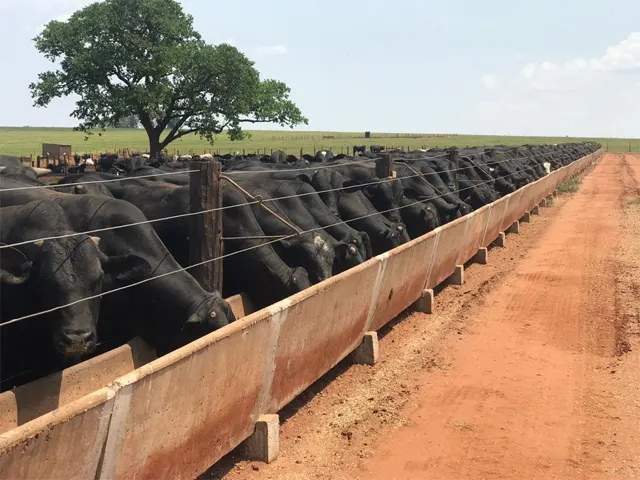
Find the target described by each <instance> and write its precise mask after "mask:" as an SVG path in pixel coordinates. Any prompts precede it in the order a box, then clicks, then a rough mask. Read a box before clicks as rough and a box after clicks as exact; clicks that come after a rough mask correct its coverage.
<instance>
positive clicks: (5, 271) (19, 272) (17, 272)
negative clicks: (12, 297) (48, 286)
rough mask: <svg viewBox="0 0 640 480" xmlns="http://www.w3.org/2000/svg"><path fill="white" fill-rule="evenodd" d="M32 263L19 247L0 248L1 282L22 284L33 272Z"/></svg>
mask: <svg viewBox="0 0 640 480" xmlns="http://www.w3.org/2000/svg"><path fill="white" fill-rule="evenodd" d="M31 267H32V263H31V262H30V261H29V260H27V257H25V256H24V254H23V253H22V252H21V251H20V250H18V249H17V248H3V249H2V250H0V283H4V284H7V285H22V284H23V283H24V282H26V281H27V279H28V278H29V275H30V274H31Z"/></svg>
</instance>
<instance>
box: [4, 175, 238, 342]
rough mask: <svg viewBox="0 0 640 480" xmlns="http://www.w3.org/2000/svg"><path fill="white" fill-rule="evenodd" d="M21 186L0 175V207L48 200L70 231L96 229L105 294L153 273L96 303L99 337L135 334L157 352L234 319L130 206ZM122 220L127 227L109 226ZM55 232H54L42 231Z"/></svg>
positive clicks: (107, 200)
mask: <svg viewBox="0 0 640 480" xmlns="http://www.w3.org/2000/svg"><path fill="white" fill-rule="evenodd" d="M28 185H32V182H31V181H29V180H25V181H24V182H22V181H20V180H15V179H7V178H3V176H2V175H0V202H2V205H3V207H5V206H10V205H23V204H25V203H28V202H31V201H34V200H36V201H42V200H45V201H48V202H54V203H55V204H57V205H58V206H59V207H61V208H62V210H63V211H64V212H65V217H66V220H67V222H68V224H69V229H71V230H72V231H75V232H85V231H90V230H97V229H101V230H104V231H100V232H96V233H95V236H96V237H99V238H100V242H99V248H100V251H101V252H102V254H103V255H105V256H106V257H107V258H108V262H109V263H110V268H109V269H108V270H105V276H104V279H103V288H104V291H105V292H108V291H109V290H114V289H117V288H120V287H125V286H128V285H131V284H133V283H135V282H139V281H143V280H150V279H151V278H152V277H158V278H154V279H153V280H150V281H146V282H145V283H143V284H141V285H137V286H135V287H134V288H128V289H124V290H121V291H118V292H116V293H112V294H109V296H108V297H107V300H105V301H102V303H101V306H100V321H99V324H98V332H99V337H100V332H102V336H103V338H109V339H111V338H113V339H116V341H122V340H123V339H125V340H124V341H127V340H129V339H130V338H132V337H133V336H136V335H140V336H142V337H143V338H144V339H145V340H146V341H147V342H148V343H149V344H150V345H152V346H153V347H155V348H156V350H157V352H158V353H159V354H163V353H166V352H167V351H170V350H172V349H174V348H176V347H178V346H180V345H183V344H185V343H188V342H189V341H191V340H193V339H195V338H198V337H200V336H202V335H203V334H204V333H208V332H212V331H214V330H216V329H218V328H220V327H222V326H224V325H227V324H228V323H229V322H231V321H234V320H235V318H234V316H233V312H232V311H231V309H230V307H229V305H228V304H227V303H226V302H225V301H224V300H222V299H221V297H220V294H219V293H207V292H205V291H204V290H203V289H202V288H201V287H200V286H199V285H198V284H197V282H196V281H195V280H194V278H193V277H192V276H191V275H189V274H188V273H187V272H185V271H180V265H179V264H178V263H177V262H176V261H175V260H174V258H173V257H172V256H171V254H170V253H169V251H168V250H167V248H166V247H165V245H164V244H163V243H162V241H161V240H160V238H159V237H158V236H157V234H156V233H155V232H154V230H153V228H152V227H151V225H149V224H147V223H146V221H147V219H146V217H145V216H144V214H143V213H142V212H141V211H140V210H139V209H138V208H136V207H135V206H134V205H133V204H131V203H129V202H126V201H123V200H117V199H114V198H108V197H103V196H95V195H70V194H65V193H58V192H54V191H51V190H47V189H42V188H39V189H21V190H16V188H21V187H24V186H28ZM123 224H135V225H133V226H130V227H126V228H117V229H114V228H113V227H116V226H120V225H123ZM56 233H58V234H59V232H49V235H55V234H56ZM174 272H175V273H174ZM163 274H167V275H166V276H162V275H163ZM3 320H5V318H4V316H3ZM7 320H8V319H7Z"/></svg>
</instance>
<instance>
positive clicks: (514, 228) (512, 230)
mask: <svg viewBox="0 0 640 480" xmlns="http://www.w3.org/2000/svg"><path fill="white" fill-rule="evenodd" d="M507 232H508V233H520V222H518V221H517V220H516V221H515V222H513V224H512V225H511V226H510V227H509V229H508V230H507Z"/></svg>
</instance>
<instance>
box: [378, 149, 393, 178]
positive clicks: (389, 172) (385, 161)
mask: <svg viewBox="0 0 640 480" xmlns="http://www.w3.org/2000/svg"><path fill="white" fill-rule="evenodd" d="M376 176H377V177H378V178H388V177H392V176H393V160H392V159H391V155H389V154H388V153H383V154H382V157H381V158H379V159H378V160H376Z"/></svg>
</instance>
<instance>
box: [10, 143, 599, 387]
mask: <svg viewBox="0 0 640 480" xmlns="http://www.w3.org/2000/svg"><path fill="white" fill-rule="evenodd" d="M598 148H599V145H597V144H595V143H579V144H578V143H570V144H558V145H543V146H523V147H517V148H508V147H492V149H491V150H490V151H487V150H485V149H484V148H465V149H460V150H458V153H459V159H458V161H457V165H456V164H454V163H453V162H452V161H451V160H450V155H449V153H448V152H447V151H445V150H439V149H432V150H428V151H422V150H421V151H415V152H408V153H404V152H403V153H395V154H393V155H392V158H393V160H394V167H393V169H394V172H395V173H394V175H393V176H392V177H388V178H382V179H381V178H378V177H377V176H376V170H375V158H376V154H375V153H372V152H365V153H364V154H363V155H358V156H355V157H351V156H344V155H338V156H334V155H333V154H332V153H331V152H318V154H317V155H316V156H315V157H311V156H303V157H302V158H296V157H292V156H286V155H285V154H284V153H283V152H274V154H273V155H269V156H263V157H254V156H245V157H240V156H230V155H227V156H224V157H217V158H216V159H217V160H219V161H221V162H222V164H223V175H222V182H221V185H222V188H223V192H222V196H223V203H224V205H223V206H224V209H223V237H224V253H225V256H224V260H223V261H224V282H223V292H215V293H208V292H206V291H205V290H203V289H202V288H201V287H200V285H199V284H198V283H197V282H196V281H195V279H194V278H193V277H192V276H191V275H190V274H189V272H188V270H185V269H184V267H188V266H189V264H188V262H189V258H188V252H189V238H188V235H189V217H188V216H183V215H184V214H188V213H189V212H190V206H189V174H188V173H187V172H183V171H181V170H182V169H187V168H189V165H190V162H189V161H188V160H186V161H180V160H177V161H176V160H173V161H164V159H160V160H156V161H150V160H148V159H146V158H144V157H142V159H138V160H137V161H134V162H132V161H131V160H125V159H118V158H116V157H110V156H108V155H104V156H103V157H102V158H101V159H100V160H99V161H98V162H97V165H96V166H97V169H98V170H100V171H96V172H88V173H74V174H68V175H66V176H65V177H64V178H62V179H61V180H59V182H58V184H57V185H51V184H49V183H43V182H42V180H43V179H42V177H39V175H41V173H40V172H37V171H36V170H34V169H31V168H28V167H24V166H23V165H22V163H21V162H20V160H18V159H16V158H13V157H6V156H0V170H1V171H0V207H1V208H0V212H1V214H0V287H1V288H2V292H1V293H2V295H1V299H0V302H1V303H0V323H2V325H1V326H0V333H1V335H0V338H1V355H2V358H1V362H2V363H1V373H2V386H1V387H2V390H6V389H8V388H12V387H13V386H14V385H18V384H21V383H24V382H26V381H30V380H32V379H33V378H37V377H38V376H42V375H44V374H47V373H50V372H51V371H55V370H58V369H60V368H61V367H64V366H66V365H69V364H70V363H73V362H76V361H78V360H80V359H84V358H87V356H89V355H92V354H93V355H95V354H96V353H98V352H102V351H105V350H108V349H110V348H113V347H114V346H117V345H119V344H122V343H124V342H127V341H129V340H130V339H131V338H133V337H135V336H141V337H142V338H144V339H145V340H146V341H147V342H148V343H149V344H150V345H152V346H153V347H155V348H156V351H157V352H158V354H159V355H161V354H164V353H166V352H168V351H171V350H172V349H175V348H177V347H179V346H181V345H184V344H186V343H188V342H190V341H192V340H194V339H195V338H198V337H200V336H202V335H205V334H207V333H209V332H212V331H214V330H216V329H218V328H221V327H223V326H224V325H227V324H228V323H230V322H232V321H234V320H235V318H234V315H233V312H232V311H231V309H230V307H229V305H228V304H227V302H225V301H224V300H223V298H227V297H228V296H231V295H233V294H235V293H239V292H245V293H247V294H248V295H249V297H250V298H251V299H252V301H253V303H254V304H255V305H256V306H257V307H262V306H265V305H268V304H271V303H273V302H275V301H278V300H280V299H282V298H284V297H286V296H289V295H291V294H294V293H297V292H300V291H302V290H304V289H305V288H307V287H309V286H310V285H312V284H315V283H318V282H321V281H323V280H325V279H327V278H329V277H330V276H332V275H335V274H337V273H340V272H343V271H345V270H347V269H349V268H351V267H353V266H356V265H358V264H360V263H363V262H365V261H366V260H368V259H369V258H371V257H372V256H374V255H377V254H380V253H382V252H385V251H387V250H389V249H392V248H394V247H396V246H398V245H401V244H403V243H405V242H408V241H409V240H410V239H412V238H416V237H418V236H420V235H423V234H425V233H427V232H429V231H431V230H433V229H435V228H437V227H438V226H440V225H444V224H446V223H447V222H450V221H452V220H454V219H455V218H458V217H460V216H463V215H466V214H468V213H470V212H472V211H473V210H475V209H478V208H480V207H482V206H483V205H486V204H488V203H491V202H493V201H495V200H497V199H498V198H500V197H502V196H504V195H507V194H509V193H511V192H513V191H515V190H517V189H518V188H521V187H523V186H524V185H526V184H528V183H530V182H533V181H535V180H537V179H539V178H541V177H543V176H544V175H546V174H548V173H549V172H550V171H552V170H555V169H558V168H560V167H562V166H564V165H567V164H569V163H571V162H573V161H574V160H577V159H579V158H581V157H583V156H585V155H587V154H590V153H592V152H594V151H596V150H597V149H598ZM201 159H202V158H201ZM182 160H185V159H182ZM192 160H193V159H192ZM114 168H115V169H117V170H118V171H117V173H118V174H117V175H116V174H113V173H106V172H109V171H114V170H113V169H114ZM167 217H173V218H171V219H168V220H162V219H164V218H167ZM105 293H106V294H105ZM61 306H65V307H64V308H59V307H61ZM39 312H45V313H43V314H38V313H39Z"/></svg>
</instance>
